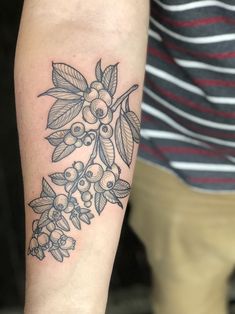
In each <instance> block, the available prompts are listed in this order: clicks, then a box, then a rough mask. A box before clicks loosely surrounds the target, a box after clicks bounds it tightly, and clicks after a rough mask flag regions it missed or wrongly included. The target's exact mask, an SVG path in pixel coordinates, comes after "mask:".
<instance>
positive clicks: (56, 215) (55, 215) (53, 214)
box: [48, 208, 61, 221]
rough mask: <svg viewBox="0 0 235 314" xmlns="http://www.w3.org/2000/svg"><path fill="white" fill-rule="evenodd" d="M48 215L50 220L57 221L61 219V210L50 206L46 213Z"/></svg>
mask: <svg viewBox="0 0 235 314" xmlns="http://www.w3.org/2000/svg"><path fill="white" fill-rule="evenodd" d="M48 217H49V218H50V219H51V220H54V221H58V220H60V219H61V212H60V211H59V210H57V209H55V208H51V209H50V211H49V213H48Z"/></svg>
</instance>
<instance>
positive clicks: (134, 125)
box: [124, 111, 140, 143]
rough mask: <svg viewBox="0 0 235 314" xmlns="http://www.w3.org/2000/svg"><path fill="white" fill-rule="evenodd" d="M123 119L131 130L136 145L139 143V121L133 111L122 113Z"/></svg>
mask: <svg viewBox="0 0 235 314" xmlns="http://www.w3.org/2000/svg"><path fill="white" fill-rule="evenodd" d="M124 115H125V118H126V120H127V122H128V124H129V126H130V128H131V132H132V135H133V139H134V141H135V142H136V143H139V142H140V120H139V118H138V117H137V115H136V114H135V113H134V112H133V111H127V112H126V113H124Z"/></svg>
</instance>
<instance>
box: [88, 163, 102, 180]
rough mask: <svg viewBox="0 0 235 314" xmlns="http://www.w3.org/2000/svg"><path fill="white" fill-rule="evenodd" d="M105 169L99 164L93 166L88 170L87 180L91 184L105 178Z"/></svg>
mask: <svg viewBox="0 0 235 314" xmlns="http://www.w3.org/2000/svg"><path fill="white" fill-rule="evenodd" d="M103 172H104V171H103V168H102V167H101V165H99V164H92V165H90V166H89V167H88V168H87V171H86V178H87V180H88V181H89V182H92V183H94V182H97V181H99V180H100V179H101V178H102V176H103Z"/></svg>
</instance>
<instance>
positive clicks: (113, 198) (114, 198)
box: [104, 191, 123, 208]
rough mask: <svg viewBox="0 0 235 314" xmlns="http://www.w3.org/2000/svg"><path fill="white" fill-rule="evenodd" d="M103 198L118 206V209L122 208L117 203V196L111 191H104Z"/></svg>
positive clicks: (118, 202) (120, 204)
mask: <svg viewBox="0 0 235 314" xmlns="http://www.w3.org/2000/svg"><path fill="white" fill-rule="evenodd" d="M104 197H105V198H106V200H107V201H109V202H110V203H112V204H118V205H119V206H120V207H122V208H123V205H122V203H121V202H120V201H119V199H118V198H117V196H116V195H115V194H114V193H113V192H112V191H105V192H104Z"/></svg>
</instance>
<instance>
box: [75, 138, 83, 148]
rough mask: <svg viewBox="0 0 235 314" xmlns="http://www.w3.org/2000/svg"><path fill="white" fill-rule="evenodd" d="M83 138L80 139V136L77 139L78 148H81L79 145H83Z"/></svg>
mask: <svg viewBox="0 0 235 314" xmlns="http://www.w3.org/2000/svg"><path fill="white" fill-rule="evenodd" d="M82 144H83V143H82V140H81V139H80V138H78V139H77V142H76V143H75V146H76V147H77V148H79V147H81V146H82Z"/></svg>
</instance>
